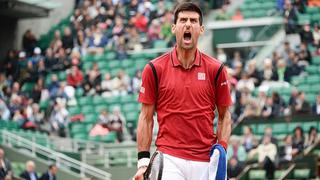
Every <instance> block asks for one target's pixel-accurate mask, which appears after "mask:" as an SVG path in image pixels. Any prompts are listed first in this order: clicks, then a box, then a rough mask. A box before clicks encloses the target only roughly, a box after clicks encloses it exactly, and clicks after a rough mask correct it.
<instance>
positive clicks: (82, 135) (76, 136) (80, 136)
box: [73, 132, 88, 140]
mask: <svg viewBox="0 0 320 180" xmlns="http://www.w3.org/2000/svg"><path fill="white" fill-rule="evenodd" d="M87 137H88V133H87V132H85V133H76V134H74V135H73V138H74V139H81V140H84V139H87Z"/></svg>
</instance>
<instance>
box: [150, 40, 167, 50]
mask: <svg viewBox="0 0 320 180" xmlns="http://www.w3.org/2000/svg"><path fill="white" fill-rule="evenodd" d="M167 47H168V43H167V42H166V41H165V40H156V41H154V42H153V48H167Z"/></svg>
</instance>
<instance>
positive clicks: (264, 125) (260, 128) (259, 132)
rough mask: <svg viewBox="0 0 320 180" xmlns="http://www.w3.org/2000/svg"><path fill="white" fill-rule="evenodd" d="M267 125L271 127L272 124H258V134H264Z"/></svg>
mask: <svg viewBox="0 0 320 180" xmlns="http://www.w3.org/2000/svg"><path fill="white" fill-rule="evenodd" d="M266 127H271V126H270V124H258V125H257V130H256V132H257V133H256V135H263V134H264V129H265V128H266Z"/></svg>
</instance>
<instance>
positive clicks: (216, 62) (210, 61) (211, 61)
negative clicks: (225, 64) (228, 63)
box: [201, 53, 222, 67]
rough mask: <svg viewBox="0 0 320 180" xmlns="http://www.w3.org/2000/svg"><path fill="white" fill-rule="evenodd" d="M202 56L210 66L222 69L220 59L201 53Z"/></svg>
mask: <svg viewBox="0 0 320 180" xmlns="http://www.w3.org/2000/svg"><path fill="white" fill-rule="evenodd" d="M201 56H202V58H201V59H202V61H204V62H205V63H206V64H208V65H213V66H218V67H220V66H221V64H222V62H221V61H219V60H218V59H216V58H214V57H212V56H209V55H207V54H205V53H201Z"/></svg>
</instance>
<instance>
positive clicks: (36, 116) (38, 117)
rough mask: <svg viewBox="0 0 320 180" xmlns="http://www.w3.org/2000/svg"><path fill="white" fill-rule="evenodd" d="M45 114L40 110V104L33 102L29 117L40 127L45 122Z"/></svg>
mask: <svg viewBox="0 0 320 180" xmlns="http://www.w3.org/2000/svg"><path fill="white" fill-rule="evenodd" d="M43 118H44V114H43V113H42V112H41V111H40V107H39V105H38V104H36V103H33V104H32V113H31V114H30V116H29V117H28V119H29V120H30V121H31V122H33V123H34V124H36V125H37V126H38V127H39V126H40V125H42V124H43V123H44V119H43Z"/></svg>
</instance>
